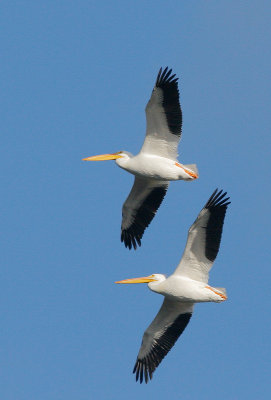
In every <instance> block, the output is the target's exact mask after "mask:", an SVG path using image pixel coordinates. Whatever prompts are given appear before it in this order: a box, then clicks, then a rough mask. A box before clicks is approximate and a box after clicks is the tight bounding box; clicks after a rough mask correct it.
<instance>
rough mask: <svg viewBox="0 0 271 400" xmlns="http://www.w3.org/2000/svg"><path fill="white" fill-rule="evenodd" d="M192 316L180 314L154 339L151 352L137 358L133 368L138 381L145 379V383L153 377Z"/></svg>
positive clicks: (190, 314)
mask: <svg viewBox="0 0 271 400" xmlns="http://www.w3.org/2000/svg"><path fill="white" fill-rule="evenodd" d="M191 316H192V313H185V314H180V315H179V316H178V317H177V318H176V320H175V321H174V322H173V324H172V325H170V326H168V327H167V328H166V330H165V331H164V332H163V334H162V335H161V336H160V337H159V338H157V339H153V343H152V347H151V350H150V352H149V353H148V354H147V355H146V356H145V357H144V358H142V359H139V358H137V360H136V363H135V366H134V369H133V373H134V374H136V381H138V380H139V382H140V383H142V382H143V380H144V379H145V383H148V380H149V379H152V375H153V372H154V371H155V369H156V368H157V367H158V365H159V364H160V363H161V361H162V360H163V358H164V357H165V356H166V355H167V353H168V352H169V351H170V350H171V348H172V347H173V346H174V344H175V343H176V341H177V339H178V338H179V337H180V335H181V334H182V333H183V331H184V330H185V328H186V326H187V324H188V322H189V321H190V318H191Z"/></svg>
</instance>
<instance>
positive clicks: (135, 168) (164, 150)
mask: <svg viewBox="0 0 271 400" xmlns="http://www.w3.org/2000/svg"><path fill="white" fill-rule="evenodd" d="M175 76H176V74H172V70H171V69H170V70H169V69H168V67H166V68H165V69H164V70H162V68H160V70H159V73H158V76H157V79H156V83H155V86H154V89H153V91H152V95H151V98H150V100H149V102H148V104H147V106H146V110H145V111H146V119H147V130H146V137H145V141H144V143H143V146H142V148H141V150H140V152H139V154H137V155H136V156H133V155H132V154H131V153H128V152H127V151H118V152H117V153H111V154H102V155H98V156H92V157H87V158H83V160H84V161H102V160H115V161H116V164H117V165H118V166H119V167H120V168H123V169H124V170H126V171H128V172H130V173H131V174H133V175H135V179H134V185H133V187H132V190H131V192H130V194H129V196H128V197H127V199H126V201H125V203H124V204H123V207H122V224H121V241H122V242H124V245H125V247H128V248H129V249H131V248H132V247H133V248H134V249H136V248H137V245H138V246H141V239H142V236H143V234H144V231H145V229H146V228H147V226H148V225H149V224H150V222H151V221H152V219H153V217H154V215H155V214H156V211H157V210H158V208H159V207H160V204H161V203H162V201H163V199H164V197H165V194H166V192H167V189H168V186H169V181H176V180H185V181H191V180H194V179H197V178H198V170H197V167H196V165H195V164H189V165H183V164H181V163H180V162H179V161H178V160H177V156H178V153H177V148H178V143H179V140H180V137H181V131H182V111H181V107H180V102H179V90H178V83H177V81H178V78H175Z"/></svg>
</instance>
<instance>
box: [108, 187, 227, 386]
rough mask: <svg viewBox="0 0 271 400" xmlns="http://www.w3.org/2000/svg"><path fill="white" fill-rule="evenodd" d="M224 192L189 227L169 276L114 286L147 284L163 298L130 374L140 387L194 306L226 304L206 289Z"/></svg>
mask: <svg viewBox="0 0 271 400" xmlns="http://www.w3.org/2000/svg"><path fill="white" fill-rule="evenodd" d="M226 194H227V192H224V193H223V192H222V190H221V191H219V192H218V191H217V189H216V190H215V191H214V193H213V194H212V195H211V197H210V198H209V200H208V201H207V203H206V204H205V206H204V207H203V209H202V210H201V212H200V213H199V215H198V217H197V219H196V220H195V222H194V223H193V225H192V226H191V227H190V229H189V232H188V237H187V242H186V247H185V250H184V253H183V256H182V259H181V261H180V263H179V265H178V266H177V268H176V270H175V271H174V273H173V274H172V275H170V276H169V277H168V278H166V276H165V275H162V274H152V275H150V276H147V277H143V278H134V279H125V280H122V281H118V282H116V283H148V287H149V289H150V290H152V291H153V292H156V293H160V294H162V295H163V296H165V299H164V302H163V304H162V306H161V308H160V310H159V312H158V314H157V315H156V317H155V318H154V320H153V321H152V323H151V324H150V326H149V327H148V328H147V329H146V331H145V333H144V335H143V339H142V344H141V348H140V350H139V353H138V356H137V360H136V363H135V366H134V370H133V372H134V373H135V374H136V380H138V379H139V380H140V383H142V382H143V380H144V378H145V382H146V383H147V382H148V379H152V375H153V372H154V371H155V369H156V368H157V367H158V365H159V364H160V363H161V361H162V360H163V358H164V357H165V356H166V355H167V353H168V352H169V351H170V349H171V348H172V347H173V346H174V344H175V342H176V340H177V339H178V338H179V336H180V335H181V334H182V333H183V331H184V329H185V328H186V326H187V324H188V322H189V321H190V318H191V316H192V313H193V309H194V304H195V303H201V302H210V301H214V302H217V303H219V302H221V301H224V300H227V295H226V289H225V288H220V287H212V286H210V285H208V278H209V271H210V269H211V268H212V265H213V263H214V260H215V258H216V256H217V253H218V250H219V246H220V240H221V235H222V228H223V223H224V218H225V214H226V210H227V206H228V205H229V204H230V201H228V200H229V197H225V196H226Z"/></svg>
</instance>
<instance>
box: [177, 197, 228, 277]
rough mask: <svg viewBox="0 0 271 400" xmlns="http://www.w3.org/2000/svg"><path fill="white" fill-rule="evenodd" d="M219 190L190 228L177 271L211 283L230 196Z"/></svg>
mask: <svg viewBox="0 0 271 400" xmlns="http://www.w3.org/2000/svg"><path fill="white" fill-rule="evenodd" d="M226 194H227V192H224V193H223V192H222V190H220V192H218V191H217V189H216V190H215V191H214V193H213V194H212V196H211V197H210V198H209V200H208V201H207V203H206V204H205V206H204V207H203V209H202V210H201V212H200V213H199V215H198V217H197V219H196V221H195V222H194V223H193V225H192V226H191V227H190V229H189V232H188V237H187V242H186V247H185V250H184V254H183V257H182V259H181V261H180V264H179V265H178V267H177V268H176V270H175V271H174V274H178V275H182V276H187V277H189V278H191V279H195V280H197V281H202V282H204V283H207V282H208V277H209V276H208V275H209V270H210V269H211V267H212V265H213V263H214V260H215V258H216V256H217V253H218V250H219V246H220V241H221V235H222V229H223V223H224V218H225V214H226V210H227V207H228V205H229V204H230V201H228V200H229V197H226V198H225V196H226Z"/></svg>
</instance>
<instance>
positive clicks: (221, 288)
mask: <svg viewBox="0 0 271 400" xmlns="http://www.w3.org/2000/svg"><path fill="white" fill-rule="evenodd" d="M214 289H215V290H217V291H218V292H219V293H221V294H222V296H221V297H222V298H224V300H227V298H228V296H227V291H226V289H225V288H224V287H216V288H214Z"/></svg>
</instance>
